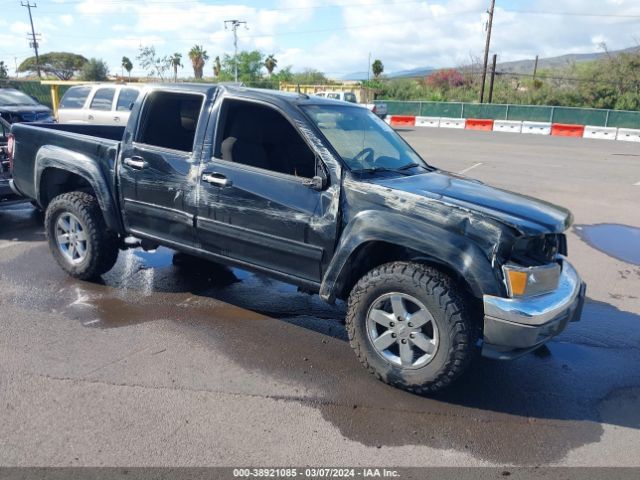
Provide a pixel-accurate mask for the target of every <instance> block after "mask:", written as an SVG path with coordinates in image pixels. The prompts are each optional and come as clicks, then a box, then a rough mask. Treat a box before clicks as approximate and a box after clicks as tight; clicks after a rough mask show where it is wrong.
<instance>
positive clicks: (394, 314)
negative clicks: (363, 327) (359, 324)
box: [367, 292, 439, 369]
mask: <svg viewBox="0 0 640 480" xmlns="http://www.w3.org/2000/svg"><path fill="white" fill-rule="evenodd" d="M367 335H368V336H369V340H370V341H371V344H372V345H373V348H374V350H375V351H376V353H377V354H378V355H380V356H381V357H382V358H384V359H385V360H386V361H388V362H389V363H391V364H392V365H394V366H396V367H400V368H404V369H416V368H421V367H424V366H425V365H427V364H429V363H430V362H431V361H432V360H433V358H434V357H435V355H436V352H437V351H438V344H439V332H438V327H437V325H436V322H435V320H434V319H433V316H432V315H431V313H430V312H429V310H427V308H426V307H425V306H424V304H423V303H422V302H420V300H418V299H417V298H415V297H413V296H412V295H408V294H406V293H399V292H391V293H385V294H384V295H382V296H380V297H378V298H377V299H376V300H375V301H374V302H373V303H372V304H371V307H370V308H369V311H368V312H367Z"/></svg>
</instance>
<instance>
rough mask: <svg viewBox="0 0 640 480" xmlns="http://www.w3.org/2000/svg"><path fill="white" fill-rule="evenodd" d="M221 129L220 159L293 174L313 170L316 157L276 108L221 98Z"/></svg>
mask: <svg viewBox="0 0 640 480" xmlns="http://www.w3.org/2000/svg"><path fill="white" fill-rule="evenodd" d="M222 118H223V125H222V126H221V130H220V131H222V132H223V134H222V138H221V139H220V140H219V142H220V143H219V144H218V148H217V149H216V151H217V152H218V153H219V155H220V156H221V157H222V159H223V160H227V161H230V162H235V163H242V164H244V165H250V166H252V167H258V168H262V169H265V170H270V171H273V172H278V173H284V174H286V175H293V176H296V177H304V178H311V177H313V176H314V175H315V174H316V157H315V155H314V153H313V151H312V150H311V149H310V148H309V146H308V145H307V144H306V143H305V141H304V140H303V139H302V137H301V136H300V134H299V133H298V132H297V130H296V129H295V128H294V127H293V126H292V125H291V123H289V121H288V120H287V119H286V118H285V117H283V116H282V114H280V113H279V112H278V111H276V110H274V109H273V108H269V107H267V106H264V105H259V104H255V103H251V102H244V101H241V100H225V101H224V104H223V109H222Z"/></svg>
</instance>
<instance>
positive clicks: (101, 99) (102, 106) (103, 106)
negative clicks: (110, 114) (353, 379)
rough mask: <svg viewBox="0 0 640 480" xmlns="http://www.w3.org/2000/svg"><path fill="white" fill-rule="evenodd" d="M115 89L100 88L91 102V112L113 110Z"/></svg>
mask: <svg viewBox="0 0 640 480" xmlns="http://www.w3.org/2000/svg"><path fill="white" fill-rule="evenodd" d="M115 93H116V89H115V88H99V89H98V90H96V94H95V95H94V96H93V99H92V100H91V106H90V107H89V108H90V109H91V110H111V105H113V96H114V95H115Z"/></svg>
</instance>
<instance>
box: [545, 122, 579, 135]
mask: <svg viewBox="0 0 640 480" xmlns="http://www.w3.org/2000/svg"><path fill="white" fill-rule="evenodd" d="M551 135H552V136H554V137H578V138H582V137H583V136H584V125H573V124H570V123H554V124H552V125H551Z"/></svg>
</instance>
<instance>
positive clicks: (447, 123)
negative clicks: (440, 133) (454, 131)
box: [440, 117, 467, 128]
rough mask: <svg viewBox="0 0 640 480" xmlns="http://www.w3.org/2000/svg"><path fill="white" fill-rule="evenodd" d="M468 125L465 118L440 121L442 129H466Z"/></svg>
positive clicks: (444, 118)
mask: <svg viewBox="0 0 640 480" xmlns="http://www.w3.org/2000/svg"><path fill="white" fill-rule="evenodd" d="M466 124H467V121H466V119H464V118H447V117H442V118H441V119H440V128H465V126H466Z"/></svg>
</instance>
